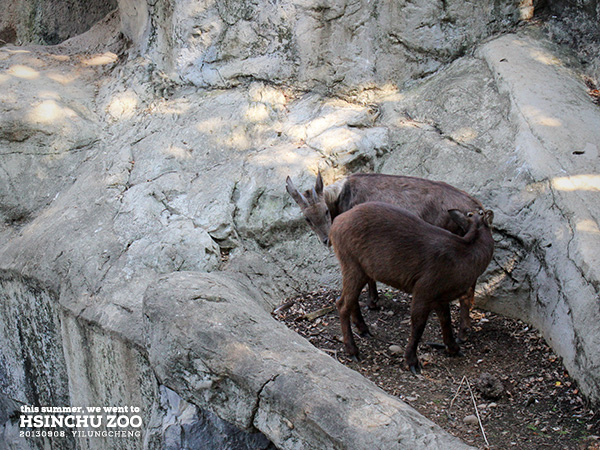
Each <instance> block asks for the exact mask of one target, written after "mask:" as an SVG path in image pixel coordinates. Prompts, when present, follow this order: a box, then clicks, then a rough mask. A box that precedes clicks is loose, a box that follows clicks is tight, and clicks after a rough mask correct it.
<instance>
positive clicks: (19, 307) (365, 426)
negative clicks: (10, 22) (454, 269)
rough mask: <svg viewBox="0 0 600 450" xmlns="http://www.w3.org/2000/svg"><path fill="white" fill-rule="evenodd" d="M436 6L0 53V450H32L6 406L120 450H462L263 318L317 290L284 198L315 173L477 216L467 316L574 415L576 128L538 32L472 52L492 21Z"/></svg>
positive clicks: (583, 96)
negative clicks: (476, 211)
mask: <svg viewBox="0 0 600 450" xmlns="http://www.w3.org/2000/svg"><path fill="white" fill-rule="evenodd" d="M459 4H460V5H462V4H463V3H462V2H449V1H447V2H442V3H441V4H435V5H432V4H430V3H429V2H406V3H403V2H401V3H397V4H396V3H395V4H394V6H393V8H392V6H390V5H387V4H378V5H376V6H375V5H372V4H370V3H364V4H363V3H356V4H349V3H348V4H347V3H345V2H340V3H339V4H335V5H326V6H324V5H321V4H316V3H310V4H309V3H307V4H303V3H300V4H298V3H294V4H288V3H278V4H277V5H273V4H270V3H269V4H265V5H258V4H255V3H249V2H237V3H232V2H216V3H211V2H205V3H202V4H198V3H196V2H194V3H193V4H192V2H187V1H178V2H161V1H158V2H154V3H153V4H140V3H139V2H128V1H122V2H120V3H119V13H118V14H113V15H110V16H108V17H107V18H106V19H105V20H104V21H102V22H100V23H99V24H98V25H97V26H95V27H93V28H92V29H91V30H90V31H88V32H86V33H84V34H82V35H80V36H77V37H75V38H72V39H69V40H67V41H66V42H64V43H63V44H61V45H59V46H53V47H13V46H6V47H3V48H0V84H2V86H3V87H5V89H3V90H2V91H1V92H0V97H1V100H2V101H1V102H0V105H1V107H2V108H3V114H2V115H0V123H1V126H0V130H1V131H0V171H2V173H3V174H5V175H6V176H3V177H2V181H0V214H1V216H0V217H1V219H2V221H1V224H0V255H1V258H0V270H1V271H2V274H3V275H2V278H1V280H2V283H1V287H0V295H2V299H3V300H6V301H3V302H2V303H3V308H5V309H6V311H3V312H4V313H5V314H3V315H2V318H1V319H0V324H1V326H0V352H1V353H0V387H1V388H2V390H1V391H0V392H1V396H0V404H1V405H6V411H8V413H6V414H3V415H1V414H0V419H2V422H3V423H5V428H4V433H3V435H2V439H3V441H1V442H2V443H3V444H6V446H7V447H9V448H27V446H30V447H31V448H43V446H44V444H45V443H44V442H43V441H35V440H26V441H23V440H19V439H18V431H19V429H18V426H17V425H16V422H15V420H16V418H15V417H14V416H13V414H12V413H13V412H14V411H18V409H19V407H20V405H22V404H25V403H26V404H36V403H40V404H41V403H52V405H48V404H47V405H46V406H62V405H63V404H69V405H78V406H92V403H94V404H100V406H110V404H113V405H125V404H135V405H136V406H138V407H140V408H141V410H142V412H143V417H142V422H143V430H142V434H141V435H140V436H139V437H138V438H137V440H135V441H129V442H127V444H129V445H132V444H131V442H135V444H133V445H136V446H137V447H138V448H165V447H166V448H177V447H178V446H179V447H181V446H184V445H196V443H198V442H201V439H203V437H206V436H210V439H211V440H213V442H214V443H215V445H221V446H228V445H229V446H234V447H235V448H252V449H255V448H256V449H258V448H268V447H269V446H272V445H275V446H276V447H278V448H299V447H301V446H302V447H303V448H319V449H321V448H339V447H340V446H344V447H346V448H365V446H367V443H369V445H378V446H380V447H381V448H402V447H404V446H410V447H411V448H428V447H431V446H434V447H438V448H442V447H443V448H463V447H464V446H463V444H462V443H460V442H458V441H457V440H456V439H454V438H453V437H451V436H449V435H448V434H446V433H444V432H443V431H442V430H441V429H439V428H438V427H436V426H435V425H433V424H432V423H431V422H429V421H427V420H426V419H424V418H423V417H421V416H419V415H418V414H417V413H416V412H414V411H413V410H412V409H410V408H408V407H407V406H406V405H404V404H402V403H401V402H399V401H397V400H396V399H394V398H391V397H389V396H387V395H386V394H384V393H383V392H381V391H380V390H379V389H377V388H376V387H375V386H374V385H373V384H372V383H369V382H367V381H366V380H364V379H363V378H362V377H360V376H359V375H357V374H355V373H353V372H351V371H349V370H347V369H345V368H344V367H342V366H340V365H339V364H337V363H335V362H334V360H332V359H331V358H329V357H327V356H326V355H324V354H323V353H321V352H318V351H317V350H316V349H314V348H313V347H312V346H310V345H309V344H308V342H306V341H305V340H303V339H301V338H300V337H298V336H296V335H295V334H293V333H291V332H290V331H289V330H287V329H286V328H285V327H283V325H281V324H279V323H277V322H275V321H274V320H273V319H272V318H271V317H270V315H269V311H270V310H271V309H272V308H273V307H274V306H275V305H277V304H279V303H280V302H281V301H282V300H283V299H284V298H286V297H287V296H289V295H291V294H292V293H295V292H298V291H302V290H306V289H314V288H315V287H338V286H339V282H340V280H339V273H338V269H337V263H336V261H335V257H334V256H333V254H332V253H331V252H329V251H328V250H327V249H325V248H324V247H323V246H322V245H321V244H320V243H319V242H318V239H316V238H315V237H314V236H313V235H312V234H311V233H310V232H309V230H308V227H306V226H305V225H304V221H303V220H302V219H301V218H300V213H299V210H298V208H297V206H296V205H295V203H294V202H293V201H292V200H291V198H289V196H288V195H287V193H286V192H285V189H284V185H285V178H286V176H288V175H290V176H291V177H292V178H293V179H294V182H295V184H297V185H298V186H299V187H300V188H308V187H310V186H312V185H313V184H314V176H315V173H316V171H317V170H318V169H320V170H321V171H322V173H323V175H324V177H325V180H326V182H327V183H329V182H333V181H334V180H336V179H338V178H340V177H342V176H344V175H346V174H348V173H350V172H354V171H358V170H369V171H381V172H385V173H397V174H400V173H402V174H411V175H417V176H424V177H428V178H432V179H438V180H444V181H447V182H449V183H451V184H454V185H456V186H458V187H460V188H463V189H465V190H467V191H469V192H470V193H472V194H474V195H475V196H477V197H478V198H480V199H481V200H482V201H483V203H484V204H485V205H486V206H487V207H490V208H491V209H493V210H494V211H495V213H496V219H495V222H496V232H495V239H496V242H497V250H496V253H495V256H494V260H493V262H492V264H491V265H490V267H489V269H488V271H487V272H486V274H485V276H484V277H483V279H482V283H481V286H480V288H479V290H478V293H477V299H478V302H479V304H480V305H482V306H484V307H486V308H489V309H491V310H494V311H498V312H501V313H504V314H509V315H512V316H515V317H519V318H521V319H523V320H526V321H528V322H530V323H533V324H534V325H535V326H537V327H539V328H540V330H541V331H542V333H543V334H544V336H545V337H546V339H547V340H548V341H549V342H550V344H551V345H552V346H553V347H554V349H555V350H556V351H557V352H558V353H559V354H560V355H561V356H562V357H563V360H564V363H565V366H566V368H567V369H568V370H569V372H570V373H571V374H572V376H573V377H575V378H576V379H577V381H578V382H579V384H580V387H581V390H582V392H584V393H585V394H586V395H587V396H588V397H589V398H590V399H592V400H596V401H597V400H598V399H599V398H600V390H599V389H598V387H599V386H598V384H599V383H600V379H599V378H598V371H597V367H598V364H600V353H599V352H598V348H600V346H598V340H599V339H600V335H599V334H598V332H597V328H595V327H594V326H593V325H594V323H596V322H597V321H598V319H599V316H600V311H599V310H598V301H597V300H598V273H597V269H596V267H597V264H596V259H597V255H598V249H597V237H598V235H599V234H600V231H598V225H597V224H598V214H599V211H598V209H597V207H596V205H595V202H594V196H595V195H596V194H597V191H598V189H599V188H598V181H597V178H598V175H597V174H598V167H597V165H598V162H597V156H598V147H597V145H598V144H597V142H598V141H599V140H598V129H597V128H598V127H597V126H596V124H597V123H600V112H599V110H598V108H597V106H596V105H594V104H593V103H592V99H591V97H590V96H589V95H588V91H587V88H586V86H585V84H584V83H583V81H582V78H581V74H582V72H581V71H582V68H581V66H579V65H577V61H576V59H575V58H573V57H572V56H569V55H568V53H566V52H565V50H564V49H562V48H559V47H557V46H556V45H554V44H552V43H551V42H550V41H549V40H548V39H547V38H546V37H545V36H544V35H543V34H542V32H541V31H540V27H535V26H534V27H523V28H521V29H520V30H519V31H518V33H516V34H505V35H503V36H499V37H498V36H496V37H494V38H492V39H489V38H488V37H489V35H490V34H491V33H493V32H494V31H496V30H499V29H502V28H503V27H504V26H505V25H508V24H510V23H514V22H515V21H516V19H517V18H518V17H519V15H520V14H522V13H523V10H519V8H518V5H516V4H515V3H513V2H504V3H503V2H479V3H478V4H477V5H476V6H475V5H471V6H469V7H461V6H459ZM263 6H264V8H263ZM385 8H392V9H385ZM469 8H470V9H469ZM506 18H508V19H507V20H508V24H503V23H502V21H503V20H504V19H506ZM484 24H485V26H484ZM121 32H123V33H124V34H125V35H126V36H127V39H129V40H131V42H132V43H133V44H132V47H130V48H126V45H127V42H128V41H127V40H123V39H122V37H121V34H120V33H121ZM484 38H485V39H484ZM482 39H484V40H485V42H483V43H482V42H481V40H482ZM351 50H352V51H351ZM359 68H365V69H364V70H358V69H359ZM19 330H21V331H19ZM32 330H42V332H41V335H43V336H45V337H47V338H46V339H41V340H40V341H39V342H38V341H37V340H36V339H32V337H31V336H30V334H28V333H31V332H32ZM19 333H20V336H21V337H20V338H19V340H13V339H11V338H12V336H15V335H19ZM38 334H40V333H38ZM36 336H37V334H36ZM61 352H62V354H61ZM28 361H29V362H28ZM50 362H51V364H50ZM34 367H35V369H34ZM31 386H39V389H40V392H41V394H40V393H37V391H34V390H32V388H31ZM36 395H37V397H36ZM58 403H60V404H61V405H55V404H58ZM192 443H194V444H192ZM57 445H58V444H57ZM61 445H64V446H65V448H72V447H73V446H75V447H76V448H121V447H120V446H123V445H126V444H125V442H124V441H118V440H117V441H114V440H110V439H98V438H82V437H80V438H75V439H74V440H72V441H62V443H61ZM128 448H129V447H128Z"/></svg>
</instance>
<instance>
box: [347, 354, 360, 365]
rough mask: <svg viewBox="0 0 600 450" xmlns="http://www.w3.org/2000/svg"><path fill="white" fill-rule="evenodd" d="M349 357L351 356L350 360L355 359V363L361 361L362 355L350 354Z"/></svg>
mask: <svg viewBox="0 0 600 450" xmlns="http://www.w3.org/2000/svg"><path fill="white" fill-rule="evenodd" d="M348 358H350V361H353V362H355V363H358V362H360V356H358V355H350V356H348Z"/></svg>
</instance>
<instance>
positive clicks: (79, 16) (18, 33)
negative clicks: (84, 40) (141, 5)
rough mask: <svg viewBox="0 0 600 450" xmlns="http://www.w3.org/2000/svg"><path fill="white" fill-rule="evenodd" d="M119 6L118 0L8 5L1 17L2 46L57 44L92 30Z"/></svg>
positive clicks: (27, 0) (19, 0)
mask: <svg viewBox="0 0 600 450" xmlns="http://www.w3.org/2000/svg"><path fill="white" fill-rule="evenodd" d="M116 7H117V1H116V0H108V1H105V0H102V1H93V0H92V1H87V0H49V1H48V0H46V1H43V2H40V1H37V0H14V1H10V2H5V4H4V5H2V17H0V45H4V44H7V43H11V44H19V45H20V44H32V43H33V44H43V45H53V44H58V43H60V42H63V41H64V40H66V39H68V38H71V37H73V36H77V35H79V34H81V33H83V32H85V31H87V30H89V29H90V28H91V27H92V25H94V24H95V23H96V22H98V21H99V20H102V19H103V18H104V16H106V15H107V14H108V13H109V12H110V11H112V10H114V9H116Z"/></svg>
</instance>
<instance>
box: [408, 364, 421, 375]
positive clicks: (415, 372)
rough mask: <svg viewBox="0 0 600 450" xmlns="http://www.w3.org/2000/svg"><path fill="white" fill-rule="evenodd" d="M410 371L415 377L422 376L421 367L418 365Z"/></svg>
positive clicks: (411, 367)
mask: <svg viewBox="0 0 600 450" xmlns="http://www.w3.org/2000/svg"><path fill="white" fill-rule="evenodd" d="M409 369H410V371H411V372H412V374H413V375H415V376H418V375H420V374H421V365H420V364H418V363H417V364H415V365H413V366H410V367H409Z"/></svg>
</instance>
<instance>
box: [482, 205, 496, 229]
mask: <svg viewBox="0 0 600 450" xmlns="http://www.w3.org/2000/svg"><path fill="white" fill-rule="evenodd" d="M483 220H484V222H485V223H486V225H487V226H488V227H490V228H492V222H493V221H494V211H492V210H491V209H488V210H487V211H486V212H485V215H484V216H483Z"/></svg>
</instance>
